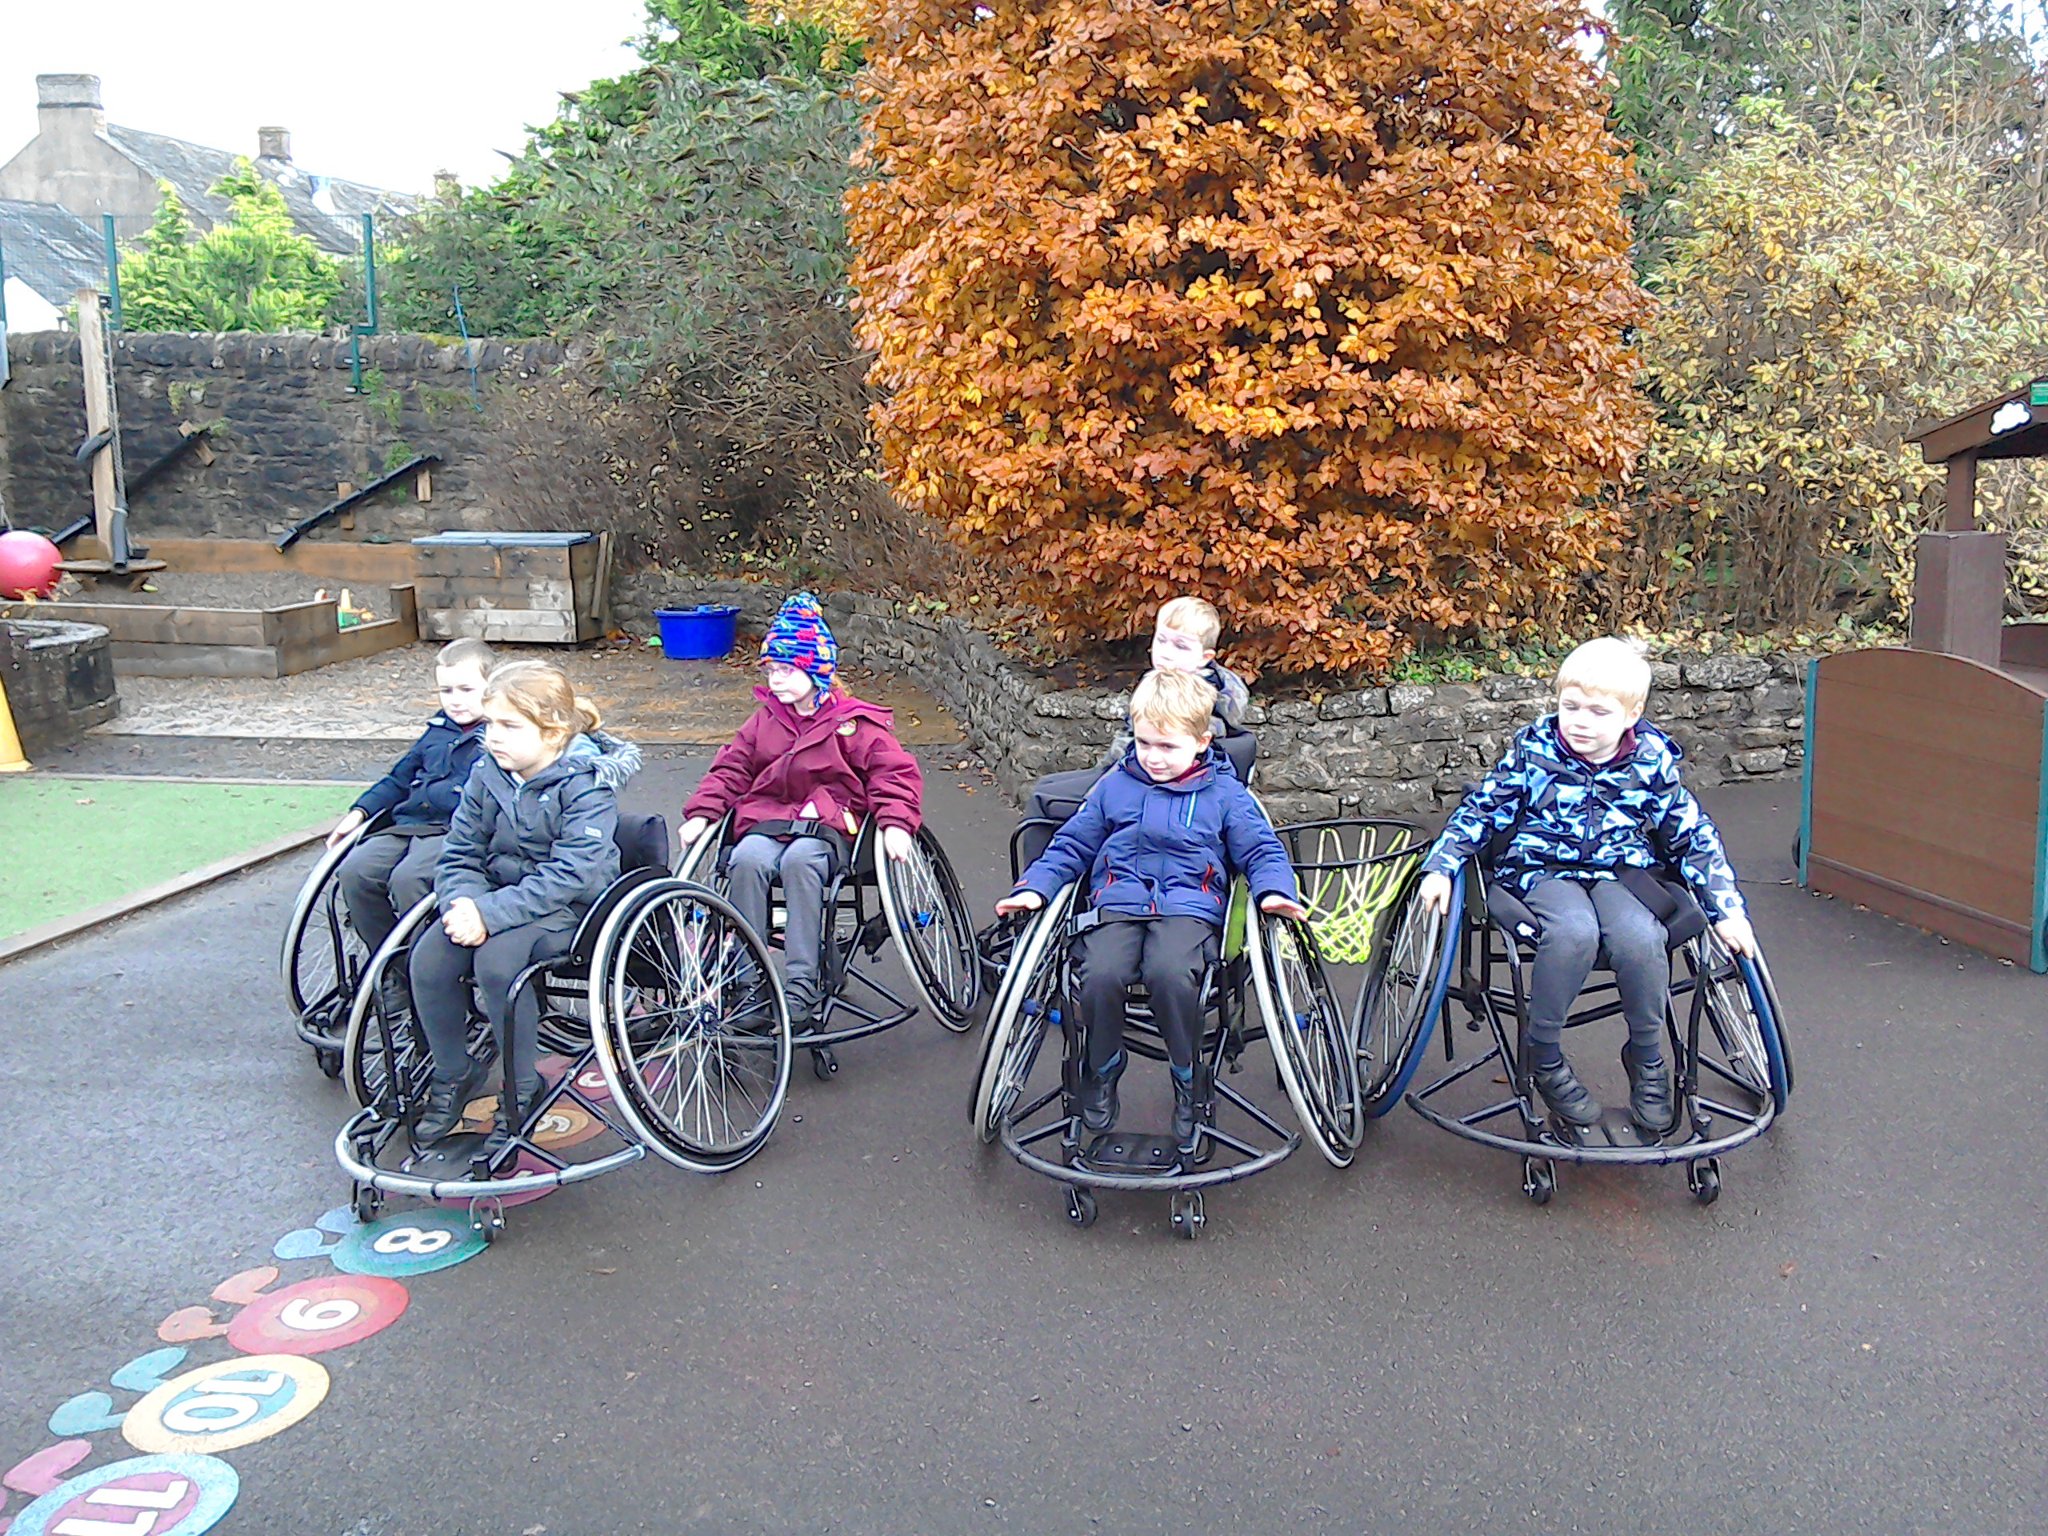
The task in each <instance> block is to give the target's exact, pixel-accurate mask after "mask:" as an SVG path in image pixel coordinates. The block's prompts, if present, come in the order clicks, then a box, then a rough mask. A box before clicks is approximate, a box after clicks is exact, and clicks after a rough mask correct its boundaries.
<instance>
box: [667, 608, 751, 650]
mask: <svg viewBox="0 0 2048 1536" xmlns="http://www.w3.org/2000/svg"><path fill="white" fill-rule="evenodd" d="M654 621H655V623H657V624H659V625H660V626H661V654H662V655H664V656H666V657H667V658H668V659H669V660H670V661H710V660H712V659H714V658H716V657H719V656H726V655H730V654H731V652H732V647H733V641H734V640H735V639H737V638H738V636H739V627H740V611H739V609H737V608H722V607H720V606H718V605H717V604H715V603H700V604H699V605H698V606H697V607H695V608H657V609H655V610H654Z"/></svg>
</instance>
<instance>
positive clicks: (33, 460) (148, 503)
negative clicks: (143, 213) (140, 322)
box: [0, 331, 575, 544]
mask: <svg viewBox="0 0 2048 1536" xmlns="http://www.w3.org/2000/svg"><path fill="white" fill-rule="evenodd" d="M362 346H363V369H364V388H363V391H362V393H361V394H357V393H355V392H353V390H352V389H351V376H350V369H349V347H348V343H347V342H346V341H338V340H333V339H330V338H324V337H315V336H252V335H228V336H186V335H144V334H137V333H122V334H120V335H118V336H117V337H116V340H115V378H116V382H117V384H118V386H119V391H120V402H121V426H122V450H123V456H124V459H125V462H126V467H127V471H128V475H129V478H130V479H131V481H132V480H133V479H134V478H135V477H136V476H138V475H139V474H140V473H141V472H142V470H143V469H144V468H145V467H147V466H148V465H149V464H151V463H152V462H154V461H155V460H156V459H157V458H158V457H159V456H160V455H161V454H163V453H165V452H166V451H167V450H169V449H170V448H172V447H174V446H175V445H176V444H177V443H178V441H179V436H178V426H179V424H180V423H181V422H193V423H196V424H199V425H201V426H205V427H206V428H208V430H209V432H210V436H209V437H208V439H207V442H208V446H209V447H210V448H211V449H212V451H213V454H214V461H213V463H212V464H211V465H202V464H201V463H199V462H198V460H197V459H196V458H193V457H189V456H188V457H187V458H185V459H184V460H182V461H181V462H180V463H179V464H178V465H177V466H176V467H174V468H173V469H171V470H170V471H169V472H168V473H167V474H166V475H165V476H164V477H163V478H161V479H159V480H157V481H155V482H154V483H152V484H150V485H148V486H146V487H144V488H142V489H140V490H139V491H138V492H136V494H134V495H133V496H131V498H130V528H131V532H132V534H133V536H134V537H135V538H136V539H137V540H138V541H139V542H142V543H145V544H146V543H147V542H148V541H149V537H150V535H151V534H152V533H155V534H160V535H164V536H178V537H208V536H214V537H223V538H264V537H274V536H275V535H277V534H278V533H281V532H282V531H284V529H286V528H287V527H289V526H291V525H292V524H293V523H295V522H297V521H299V520H300V519H301V518H304V517H307V516H309V515H310V514H312V513H314V512H317V511H319V510H320V508H322V507H324V506H326V505H328V504H329V503H330V502H332V501H334V500H335V487H336V486H337V485H339V484H341V483H343V482H347V483H348V484H350V485H358V486H359V485H365V484H367V483H368V482H369V481H371V480H373V479H375V478H376V477H377V476H379V475H381V474H383V473H384V472H385V470H387V469H389V468H391V467H393V466H394V465H395V464H397V463H399V462H401V461H402V460H404V459H406V458H409V457H411V456H412V455H413V454H415V453H438V454H440V455H441V458H442V463H441V465H440V466H439V467H438V468H436V469H435V470H434V473H433V486H432V492H433V500H432V501H431V502H429V503H426V504H424V505H423V504H421V503H419V502H417V501H415V500H414V499H413V498H412V496H411V494H410V492H406V491H396V490H394V491H392V492H386V493H385V494H383V495H381V496H379V497H377V498H376V499H375V500H373V501H370V502H368V503H366V504H365V505H363V506H362V507H360V508H358V509H356V510H355V511H354V513H353V514H352V516H353V518H354V522H355V527H354V529H353V530H351V531H349V532H348V533H347V536H348V537H351V538H355V539H363V538H390V539H405V538H411V537H413V536H414V535H415V534H420V533H436V532H441V531H444V530H447V529H452V528H489V527H540V526H545V525H547V523H548V521H549V519H551V518H559V517H561V516H569V517H572V518H573V517H574V515H575V514H574V512H573V511H568V510H566V509H560V508H525V507H505V506H493V505H487V504H486V496H485V493H484V492H483V491H482V490H481V489H480V488H479V486H478V485H477V484H476V477H477V472H478V470H479V468H480V467H481V466H483V465H486V464H488V463H490V462H491V461H492V460H493V459H494V457H502V458H505V459H506V460H508V461H509V459H510V457H511V455H512V452H513V450H514V449H515V448H516V447H517V446H518V445H517V444H515V443H513V442H511V441H509V436H510V434H509V430H508V429H506V428H504V427H502V426H500V425H499V423H498V422H497V420H496V419H495V416H494V412H493V410H492V406H493V404H494V397H495V396H496V394H497V392H498V390H499V389H500V387H501V386H503V385H506V384H508V383H513V382H516V381H518V380H523V379H528V378H532V377H536V376H538V375H540V374H542V373H544V372H546V371H547V370H549V369H551V368H553V367H554V366H555V365H556V364H558V363H559V362H560V361H561V360H562V351H561V349H560V348H559V347H558V346H556V345H555V344H553V343H551V342H528V343H504V342H496V341H480V342H476V343H474V344H473V347H471V346H464V345H461V344H457V345H454V346H444V345H441V344H440V343H438V342H436V341H432V340H429V339H426V338H424V337H419V336H372V337H367V338H365V339H364V341H363V344H362ZM472 351H473V352H474V356H475V363H476V368H477V379H478V384H479V391H478V394H479V396H480V398H481V400H482V402H483V404H484V406H485V409H483V410H482V411H479V410H478V409H477V408H476V406H475V404H474V403H473V402H472V399H471V393H470V379H469V373H468V367H469V362H470V360H471V353H472ZM8 359H9V363H10V365H11V367H12V369H13V374H14V377H13V381H12V382H11V383H10V384H9V385H8V386H7V388H6V389H4V390H0V438H4V440H5V441H6V444H7V452H6V454H5V456H4V457H0V503H4V504H5V505H6V506H7V508H8V512H9V515H10V516H11V517H12V518H13V519H14V521H15V522H16V523H17V524H22V525H28V524H38V525H41V526H44V527H50V528H56V527H61V526H63V525H65V524H68V523H70V522H71V521H72V520H73V519H75V518H78V517H82V516H88V515H90V514H91V512H92V488H91V479H90V476H89V474H88V472H87V470H86V468H85V467H84V466H82V465H80V464H79V463H78V462H77V461H76V460H75V459H74V458H73V456H72V455H73V453H74V451H75V450H76V448H77V447H78V444H79V443H80V442H81V441H82V440H83V439H84V437H85V376H84V372H83V370H82V367H81V365H80V362H79V352H78V338H77V337H76V336H75V335H71V334H68V333H62V332H55V331H46V332H37V333H34V334H25V335H15V336H10V337H9V338H8ZM500 479H501V481H502V479H503V477H502V476H501V477H500ZM563 526H568V525H566V524H564V525H563ZM341 533H342V530H340V529H337V528H335V527H334V526H333V525H332V524H331V523H330V524H329V525H327V526H326V527H325V528H324V529H323V530H322V531H321V532H319V533H316V534H314V535H312V537H315V538H330V539H331V538H334V537H337V536H338V535H340V534H341Z"/></svg>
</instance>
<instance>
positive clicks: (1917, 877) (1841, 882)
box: [1800, 626, 2048, 971]
mask: <svg viewBox="0 0 2048 1536" xmlns="http://www.w3.org/2000/svg"><path fill="white" fill-rule="evenodd" d="M2019 627H2020V626H2014V628H2019ZM2028 627H2029V628H2031V626H2028ZM2008 633H2010V631H2009V632H2008ZM2041 638H2042V636H2041V635H2039V634H2020V635H2014V636H2012V637H2011V640H2012V643H2013V645H2014V648H2015V649H2017V650H2020V651H2022V652H2024V653H2026V654H2028V655H2029V656H2031V655H2032V654H2033V652H2034V647H2035V645H2036V644H2037V643H2038V642H2039V641H2040V639H2041ZM2035 675H2036V676H2038V674H2035ZM2044 742H2048V692H2044V689H2043V688H2042V687H2041V686H2038V685H2037V684H2036V682H2035V681H2034V680H2033V678H2032V677H2021V676H2014V675H2013V674H2012V673H2011V672H2010V671H2005V670H2001V669H1999V668H1994V667H1988V666H1985V665H1984V664H1983V663H1982V662H1977V661H1971V660H1968V659H1967V658H1965V657H1961V656H1950V655H1944V654H1941V653H1940V652H1935V651H1915V650H1890V649H1884V650H1868V651H1849V652H1845V653H1844V654H1842V655H1839V656H1826V657H1823V658H1821V659H1820V660H1819V661H1817V662H1815V663H1814V664H1813V667H1812V669H1811V671H1810V672H1809V673H1808V677H1807V697H1806V782H1805V793H1804V796H1803V798H1804V802H1805V803H1804V806H1803V809H1802V814H1801V817H1800V823H1801V837H1800V854H1801V857H1800V878H1801V879H1802V880H1803V881H1804V882H1805V884H1807V885H1808V886H1810V887H1811V888H1812V889H1814V890H1816V891H1822V892H1825V893H1827V894H1829V895H1833V896H1841V897H1846V898H1847V899H1849V900H1851V901H1855V902H1860V903H1862V904H1863V905H1864V906H1867V907H1870V908H1872V909H1874V910H1875V911H1879V912H1883V913H1885V914H1887V915H1888V916H1891V917H1896V918H1898V919H1900V920H1901V921H1904V922H1908V923H1911V924H1913V925H1914V926H1915V927H1916V928H1924V929H1927V930H1928V931H1929V932H1931V933H1938V934H1941V935H1943V936H1945V937H1947V938H1951V939H1956V940H1959V941H1960V942H1962V943H1964V944H1968V945H1970V946H1972V947H1973V948H1976V949H1981V950H1984V951H1985V952H1986V953H1988V954H1993V955H2000V956H2003V957H2004V958H2006V959H2008V960H2013V961H2017V962H2018V963H2020V964H2021V965H2027V966H2031V967H2032V968H2033V969H2034V970H2036V971H2041V970H2048V950H2044V946H2043V942H2042V941H2043V931H2042V930H2043V924H2044V922H2048V773H2044V768H2048V752H2044Z"/></svg>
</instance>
